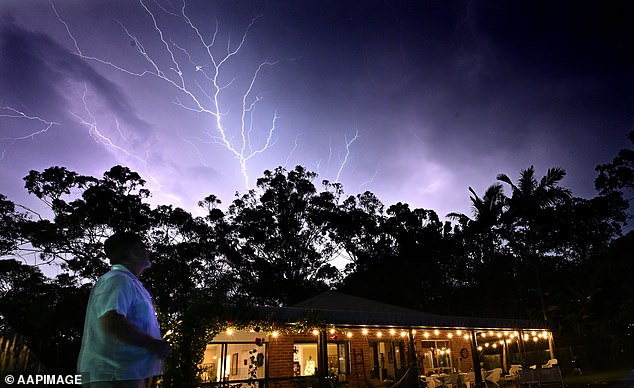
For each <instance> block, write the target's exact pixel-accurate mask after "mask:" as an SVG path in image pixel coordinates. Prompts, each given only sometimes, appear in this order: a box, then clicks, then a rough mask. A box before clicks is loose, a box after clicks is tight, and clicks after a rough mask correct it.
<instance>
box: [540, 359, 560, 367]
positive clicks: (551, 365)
mask: <svg viewBox="0 0 634 388" xmlns="http://www.w3.org/2000/svg"><path fill="white" fill-rule="evenodd" d="M555 365H557V359H556V358H551V359H550V360H548V361H547V362H546V364H545V365H542V368H552V367H553V366H555Z"/></svg>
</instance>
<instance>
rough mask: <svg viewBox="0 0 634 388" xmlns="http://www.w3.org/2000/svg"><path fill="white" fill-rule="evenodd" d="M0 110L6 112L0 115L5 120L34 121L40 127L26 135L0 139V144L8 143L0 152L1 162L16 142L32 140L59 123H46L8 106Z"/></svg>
mask: <svg viewBox="0 0 634 388" xmlns="http://www.w3.org/2000/svg"><path fill="white" fill-rule="evenodd" d="M0 109H1V110H2V112H6V113H0V117H5V118H8V119H17V120H29V121H35V122H37V123H38V124H39V125H40V126H41V128H40V129H37V130H32V131H31V132H29V133H28V134H26V135H22V136H15V137H2V138H0V142H8V143H9V145H8V146H6V147H5V148H4V149H3V150H2V153H1V154H0V160H3V159H4V158H5V155H6V152H7V151H9V149H11V147H12V146H13V144H14V143H15V142H16V141H20V140H26V139H33V138H34V137H35V136H37V135H41V134H43V133H45V132H47V131H48V130H49V129H51V128H52V127H53V125H59V123H57V122H55V121H48V120H45V119H43V118H41V117H38V116H31V115H29V114H27V113H25V112H23V111H20V110H18V109H15V108H13V107H10V106H3V107H0Z"/></svg>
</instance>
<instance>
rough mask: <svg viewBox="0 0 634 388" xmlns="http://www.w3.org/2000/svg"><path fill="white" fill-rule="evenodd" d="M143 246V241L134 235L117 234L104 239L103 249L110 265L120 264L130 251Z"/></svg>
mask: <svg viewBox="0 0 634 388" xmlns="http://www.w3.org/2000/svg"><path fill="white" fill-rule="evenodd" d="M144 245H145V244H144V242H143V239H142V238H141V236H139V235H138V234H136V233H132V232H117V233H115V234H113V235H112V236H110V237H108V239H106V241H105V242H104V244H103V248H104V251H105V252H106V256H108V259H109V260H110V263H111V264H121V262H123V261H125V259H126V256H127V254H128V252H129V251H130V249H133V248H136V247H139V246H141V247H142V246H144Z"/></svg>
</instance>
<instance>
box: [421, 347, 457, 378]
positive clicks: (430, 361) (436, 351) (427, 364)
mask: <svg viewBox="0 0 634 388" xmlns="http://www.w3.org/2000/svg"><path fill="white" fill-rule="evenodd" d="M421 353H422V356H423V360H422V363H423V367H424V368H425V372H428V371H433V372H437V373H442V372H444V373H450V372H451V371H452V366H453V365H452V361H451V342H450V341H422V352H421Z"/></svg>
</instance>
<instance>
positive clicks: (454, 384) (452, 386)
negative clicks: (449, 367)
mask: <svg viewBox="0 0 634 388" xmlns="http://www.w3.org/2000/svg"><path fill="white" fill-rule="evenodd" d="M459 381H460V375H459V374H458V373H451V374H448V375H445V376H444V378H443V383H444V385H445V387H446V388H458V387H459V385H460V383H459Z"/></svg>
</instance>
